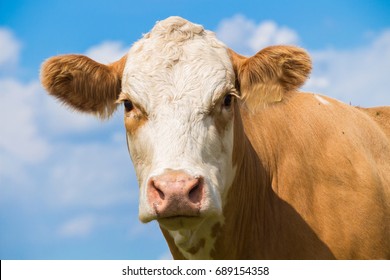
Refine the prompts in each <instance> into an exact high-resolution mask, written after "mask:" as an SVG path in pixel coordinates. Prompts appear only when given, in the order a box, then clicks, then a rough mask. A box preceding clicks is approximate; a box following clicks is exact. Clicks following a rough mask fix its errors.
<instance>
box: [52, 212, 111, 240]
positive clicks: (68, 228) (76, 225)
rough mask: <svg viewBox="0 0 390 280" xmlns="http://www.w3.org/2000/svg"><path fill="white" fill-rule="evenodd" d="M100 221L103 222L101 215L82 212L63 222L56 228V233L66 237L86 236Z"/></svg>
mask: <svg viewBox="0 0 390 280" xmlns="http://www.w3.org/2000/svg"><path fill="white" fill-rule="evenodd" d="M102 223H104V221H103V220H102V219H101V217H100V218H99V217H96V216H94V215H91V214H84V215H81V216H79V217H76V218H72V219H70V220H68V221H66V222H64V224H62V225H61V226H60V227H59V229H58V235H59V236H60V237H66V238H70V237H86V236H88V235H90V234H91V233H92V231H93V230H95V229H96V228H97V227H98V226H100V225H101V224H102Z"/></svg>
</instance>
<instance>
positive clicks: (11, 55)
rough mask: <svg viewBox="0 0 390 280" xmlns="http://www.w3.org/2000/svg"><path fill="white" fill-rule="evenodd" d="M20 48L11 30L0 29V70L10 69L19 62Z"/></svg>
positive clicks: (20, 45)
mask: <svg viewBox="0 0 390 280" xmlns="http://www.w3.org/2000/svg"><path fill="white" fill-rule="evenodd" d="M21 47H22V44H21V43H20V41H19V40H18V39H17V38H16V37H15V35H14V33H13V32H12V30H10V29H8V28H5V27H0V50H1V51H0V69H1V68H8V69H9V68H12V67H14V66H15V65H16V64H17V63H18V62H19V56H20V50H21Z"/></svg>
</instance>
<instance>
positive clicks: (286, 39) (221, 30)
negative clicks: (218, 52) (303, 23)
mask: <svg viewBox="0 0 390 280" xmlns="http://www.w3.org/2000/svg"><path fill="white" fill-rule="evenodd" d="M216 34H217V37H218V38H219V39H220V40H221V41H223V42H224V43H225V44H227V45H228V46H229V47H230V48H232V49H233V50H235V51H236V52H238V53H241V54H244V55H252V54H254V53H256V52H258V51H259V50H261V49H262V48H264V47H267V46H270V45H280V44H287V45H296V44H298V43H299V37H298V34H297V33H296V32H295V31H294V30H292V29H290V28H288V27H286V26H279V25H278V24H277V23H276V22H274V21H263V22H260V23H256V22H255V21H254V20H251V19H248V18H247V17H245V16H244V15H240V14H237V15H234V16H233V17H231V18H227V19H224V20H222V21H221V22H220V23H219V25H218V27H217V30H216Z"/></svg>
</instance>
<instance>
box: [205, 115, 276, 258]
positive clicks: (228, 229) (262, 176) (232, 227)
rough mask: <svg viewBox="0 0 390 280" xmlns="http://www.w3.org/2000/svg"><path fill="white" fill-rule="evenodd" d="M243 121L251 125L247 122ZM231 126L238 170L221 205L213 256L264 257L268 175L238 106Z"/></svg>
mask: <svg viewBox="0 0 390 280" xmlns="http://www.w3.org/2000/svg"><path fill="white" fill-rule="evenodd" d="M247 121H249V119H247V118H245V119H244V122H247ZM246 125H247V127H251V125H250V123H246ZM252 128H253V127H252ZM234 129H235V131H234V147H233V151H234V152H233V162H234V164H235V165H236V166H237V172H236V177H235V179H234V182H233V184H232V186H231V188H230V190H229V194H228V197H227V202H226V204H225V207H224V217H225V221H224V224H223V226H222V227H221V229H220V232H219V234H218V236H217V240H216V242H215V246H214V250H213V252H212V258H214V259H260V258H264V256H263V255H261V254H262V252H264V250H262V249H261V248H263V247H264V244H263V243H264V230H265V227H266V222H267V221H266V220H265V211H266V203H268V202H269V199H267V197H268V196H269V190H270V189H271V180H270V175H269V172H268V171H267V168H266V166H265V164H264V162H262V160H261V159H260V157H259V155H258V153H257V152H256V151H255V149H254V147H253V146H252V144H251V141H250V139H249V138H248V136H247V134H246V132H245V129H244V126H243V120H242V116H241V114H239V111H238V110H236V114H235V124H234ZM254 248H256V250H254Z"/></svg>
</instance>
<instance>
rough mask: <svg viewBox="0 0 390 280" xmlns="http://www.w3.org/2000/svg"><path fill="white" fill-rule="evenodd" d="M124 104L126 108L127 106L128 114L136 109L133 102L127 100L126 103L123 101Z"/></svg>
mask: <svg viewBox="0 0 390 280" xmlns="http://www.w3.org/2000/svg"><path fill="white" fill-rule="evenodd" d="M123 104H124V106H125V110H126V112H130V111H131V110H133V109H134V105H133V102H131V101H130V100H125V101H123Z"/></svg>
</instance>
